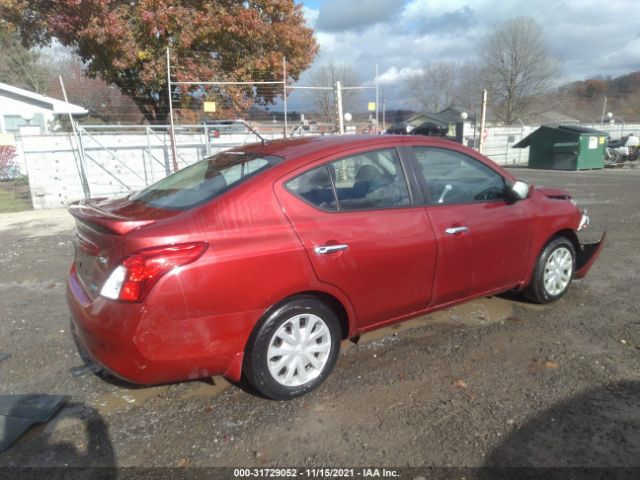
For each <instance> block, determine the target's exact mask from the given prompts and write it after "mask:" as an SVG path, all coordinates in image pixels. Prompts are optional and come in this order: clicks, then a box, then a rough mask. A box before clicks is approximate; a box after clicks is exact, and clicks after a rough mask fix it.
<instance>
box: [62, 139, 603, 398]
mask: <svg viewBox="0 0 640 480" xmlns="http://www.w3.org/2000/svg"><path fill="white" fill-rule="evenodd" d="M69 210H70V212H71V214H72V215H73V216H74V217H75V219H76V233H75V237H74V244H75V260H74V262H73V265H72V267H71V271H70V273H69V280H68V287H67V297H68V303H69V307H70V310H71V313H72V324H73V326H74V331H75V335H76V337H77V340H78V345H79V347H80V350H81V351H82V352H84V353H86V354H88V357H89V358H90V359H91V360H92V361H94V362H97V363H98V364H100V365H101V366H102V367H103V368H104V370H105V371H106V372H109V373H111V374H113V375H116V376H118V377H120V378H123V379H126V380H128V381H130V382H134V383H139V384H156V383H163V382H173V381H178V380H186V379H195V378H200V377H208V376H212V375H217V374H222V375H224V376H225V377H227V378H229V379H231V380H232V381H238V380H240V378H241V376H243V375H244V376H245V377H246V379H248V381H249V382H250V383H251V384H252V385H253V386H254V387H255V388H256V389H257V390H258V391H259V392H261V393H262V394H263V395H265V396H267V397H270V398H274V399H288V398H292V397H295V396H298V395H302V394H305V393H307V392H309V391H310V390H312V389H313V388H315V387H317V386H318V385H319V384H320V383H322V381H323V380H324V379H325V378H326V377H327V375H328V374H329V373H330V371H331V370H332V368H333V367H334V365H335V363H336V359H337V358H338V352H339V349H340V342H341V340H342V339H345V338H356V337H357V336H358V335H360V334H361V333H363V332H366V331H369V330H372V329H375V328H379V327H382V326H384V325H389V324H391V323H394V322H398V321H401V320H405V319H408V318H411V317H415V316H417V315H422V314H424V313H427V312H430V311H433V310H437V309H441V308H445V307H448V306H451V305H453V304H455V303H459V302H463V301H466V300H469V299H471V298H474V297H478V296H484V295H492V294H496V293H499V292H504V291H507V290H513V289H515V290H518V291H522V292H523V293H524V294H525V295H526V296H527V297H529V298H530V299H531V300H533V301H536V302H540V303H547V302H552V301H555V300H557V299H559V298H560V297H561V296H562V295H563V294H564V293H565V292H566V291H567V289H568V288H569V285H570V284H571V281H572V279H573V278H580V277H583V276H584V275H586V274H587V271H588V270H589V268H590V267H591V265H592V263H593V261H594V260H595V259H596V257H597V255H598V254H599V252H600V250H601V248H602V245H603V240H604V235H603V238H602V240H601V241H600V242H598V243H596V244H589V245H581V244H580V242H579V240H578V236H577V234H576V232H577V231H579V230H581V229H583V228H585V227H586V226H587V225H588V223H589V220H588V218H587V216H586V214H584V213H583V212H581V211H580V210H578V208H577V207H576V204H575V202H574V201H573V200H572V198H571V196H570V195H569V194H568V193H566V192H564V191H561V190H557V189H552V188H543V187H535V186H529V185H527V184H525V183H523V182H521V181H517V180H516V179H515V178H514V177H513V176H512V175H511V174H510V173H508V172H506V171H505V170H503V169H502V168H500V167H498V166H497V165H496V164H494V163H493V162H491V161H490V160H489V159H487V158H486V157H484V156H482V155H480V154H479V153H477V152H475V151H473V150H470V149H468V148H465V147H463V146H461V145H458V144H456V143H453V142H450V141H447V140H443V139H438V138H427V137H418V136H394V135H386V136H336V137H313V138H303V139H297V140H288V141H287V140H283V141H273V142H267V143H263V144H255V145H250V146H245V147H241V148H236V149H234V150H230V151H227V152H224V153H221V154H218V155H215V156H213V157H211V158H208V159H206V160H203V161H200V162H198V163H195V164H193V165H191V166H189V167H187V168H185V169H183V170H180V171H178V172H176V173H174V174H173V175H171V176H169V177H166V178H165V179H163V180H161V181H159V182H157V183H155V184H153V185H151V186H149V187H148V188H146V189H144V190H142V191H140V192H137V193H134V194H132V195H130V196H128V197H126V198H119V199H115V200H114V199H110V200H108V199H91V200H86V201H82V202H80V203H78V204H75V205H73V206H71V207H70V209H69Z"/></svg>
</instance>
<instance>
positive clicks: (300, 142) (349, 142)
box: [234, 135, 457, 163]
mask: <svg viewBox="0 0 640 480" xmlns="http://www.w3.org/2000/svg"><path fill="white" fill-rule="evenodd" d="M389 144H395V145H403V144H411V145H428V146H451V145H457V144H456V143H455V142H451V141H450V140H444V139H440V138H434V137H415V136H407V135H331V136H323V135H318V136H311V137H302V138H296V139H286V140H284V139H280V140H273V141H269V142H266V143H265V144H264V145H263V144H260V143H256V144H252V145H247V146H244V147H238V148H235V149H234V150H235V151H244V152H255V153H260V154H262V155H275V156H278V157H281V158H283V159H284V160H285V162H287V163H289V162H295V161H296V160H297V159H300V160H302V159H306V158H307V157H310V156H313V157H314V158H320V157H324V156H328V155H331V154H333V153H339V152H341V151H344V150H351V149H354V148H360V147H374V148H375V147H376V146H382V145H385V146H388V145H389Z"/></svg>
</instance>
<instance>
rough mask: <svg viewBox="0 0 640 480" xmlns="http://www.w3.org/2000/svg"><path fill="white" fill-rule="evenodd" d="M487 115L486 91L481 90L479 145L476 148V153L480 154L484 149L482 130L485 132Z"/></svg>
mask: <svg viewBox="0 0 640 480" xmlns="http://www.w3.org/2000/svg"><path fill="white" fill-rule="evenodd" d="M486 115H487V90H486V89H485V90H482V108H481V110H480V145H479V146H478V151H479V152H480V153H482V149H483V147H484V130H485V119H486Z"/></svg>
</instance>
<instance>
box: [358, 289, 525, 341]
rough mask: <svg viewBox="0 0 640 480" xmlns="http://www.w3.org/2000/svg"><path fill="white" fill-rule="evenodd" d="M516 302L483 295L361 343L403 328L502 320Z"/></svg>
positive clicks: (385, 330) (364, 337) (366, 336)
mask: <svg viewBox="0 0 640 480" xmlns="http://www.w3.org/2000/svg"><path fill="white" fill-rule="evenodd" d="M514 305H515V304H514V302H513V301H511V300H507V299H504V298H500V297H483V298H478V299H475V300H471V301H469V302H467V303H462V304H460V305H456V306H455V307H451V308H448V309H446V310H440V311H437V312H434V313H431V314H428V315H422V316H420V317H416V318H412V319H410V320H406V321H404V322H400V323H396V324H393V325H389V326H387V327H383V328H380V329H378V330H374V331H371V332H367V333H365V334H363V335H362V336H361V337H360V340H359V341H358V343H359V344H367V343H370V342H374V341H376V340H380V339H382V338H384V337H387V336H389V335H393V334H394V333H396V332H400V331H403V330H410V329H412V328H419V327H424V326H425V325H466V326H474V325H488V324H491V323H497V322H501V321H503V320H506V319H507V318H509V317H511V316H512V315H513V308H514Z"/></svg>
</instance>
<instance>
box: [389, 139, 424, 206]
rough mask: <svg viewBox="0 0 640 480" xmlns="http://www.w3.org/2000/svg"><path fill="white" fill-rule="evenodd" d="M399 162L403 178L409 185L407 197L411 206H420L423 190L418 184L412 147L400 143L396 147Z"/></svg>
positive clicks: (422, 201)
mask: <svg viewBox="0 0 640 480" xmlns="http://www.w3.org/2000/svg"><path fill="white" fill-rule="evenodd" d="M396 151H397V153H398V158H400V164H401V165H402V169H403V171H404V175H405V180H406V182H407V186H408V187H409V199H410V201H411V206H422V205H423V203H424V202H425V196H424V191H423V188H422V185H421V184H420V178H419V175H418V174H417V172H416V165H415V163H414V162H416V157H415V155H414V153H413V147H411V146H406V145H400V146H398V147H396Z"/></svg>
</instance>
